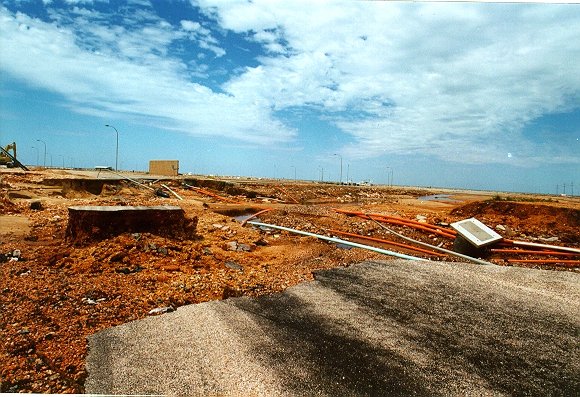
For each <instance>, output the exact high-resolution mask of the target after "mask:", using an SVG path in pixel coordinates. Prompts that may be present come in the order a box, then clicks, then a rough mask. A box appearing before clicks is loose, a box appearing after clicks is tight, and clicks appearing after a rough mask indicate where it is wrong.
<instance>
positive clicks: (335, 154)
mask: <svg viewBox="0 0 580 397" xmlns="http://www.w3.org/2000/svg"><path fill="white" fill-rule="evenodd" d="M334 156H338V157H339V158H340V184H341V185H342V156H341V155H340V154H337V153H334Z"/></svg>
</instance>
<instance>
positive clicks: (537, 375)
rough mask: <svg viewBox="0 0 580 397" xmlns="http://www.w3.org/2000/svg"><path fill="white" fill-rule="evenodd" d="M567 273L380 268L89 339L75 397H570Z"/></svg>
mask: <svg viewBox="0 0 580 397" xmlns="http://www.w3.org/2000/svg"><path fill="white" fill-rule="evenodd" d="M579 337H580V275H579V274H578V273H574V272H554V271H544V270H531V269H523V268H515V267H499V266H480V265H472V264H460V263H445V262H429V263H427V262H418V261H417V262H413V261H405V260H393V261H385V262H365V263H361V264H358V265H353V266H351V267H348V268H337V269H332V270H325V271H320V272H317V273H316V276H315V281H313V282H307V283H302V284H300V285H298V286H296V287H292V288H289V289H287V290H286V291H285V292H283V293H279V294H274V295H267V296H262V297H259V298H248V297H241V298H232V299H227V300H224V301H213V302H207V303H201V304H196V305H189V306H183V307H180V308H178V309H177V311H175V312H173V313H168V314H164V315H161V316H157V317H149V318H147V319H144V320H139V321H134V322H131V323H127V324H124V325H121V326H118V327H114V328H109V329H106V330H104V331H101V332H99V333H97V334H95V335H93V336H91V337H89V345H90V349H89V355H88V357H87V369H88V372H89V377H88V379H87V380H86V383H85V387H86V392H87V393H103V394H165V395H180V396H185V395H188V396H190V395H204V396H205V395H220V396H221V395H225V396H239V395H244V396H245V395H263V396H301V395H303V396H311V395H323V396H324V395H329V396H330V395H332V396H340V395H349V396H351V395H401V396H409V395H429V396H436V395H444V396H449V395H478V396H479V395H579V394H580V347H579V343H578V341H579Z"/></svg>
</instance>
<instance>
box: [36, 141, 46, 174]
mask: <svg viewBox="0 0 580 397" xmlns="http://www.w3.org/2000/svg"><path fill="white" fill-rule="evenodd" d="M36 141H37V142H42V144H43V145H44V168H46V142H44V141H43V140H42V139H37V140H36Z"/></svg>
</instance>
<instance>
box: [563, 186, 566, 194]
mask: <svg viewBox="0 0 580 397" xmlns="http://www.w3.org/2000/svg"><path fill="white" fill-rule="evenodd" d="M563 194H564V195H566V184H564V193H563Z"/></svg>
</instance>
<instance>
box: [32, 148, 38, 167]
mask: <svg viewBox="0 0 580 397" xmlns="http://www.w3.org/2000/svg"><path fill="white" fill-rule="evenodd" d="M32 148H33V149H36V166H37V167H38V148H37V147H34V146H33V147H32Z"/></svg>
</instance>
